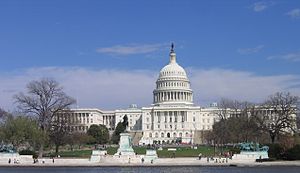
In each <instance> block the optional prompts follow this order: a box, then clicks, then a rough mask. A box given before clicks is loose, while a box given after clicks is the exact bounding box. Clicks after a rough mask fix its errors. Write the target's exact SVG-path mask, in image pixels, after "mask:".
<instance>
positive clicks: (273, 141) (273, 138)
mask: <svg viewBox="0 0 300 173" xmlns="http://www.w3.org/2000/svg"><path fill="white" fill-rule="evenodd" d="M270 137H271V142H272V144H274V143H275V134H270Z"/></svg>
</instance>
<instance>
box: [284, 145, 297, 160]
mask: <svg viewBox="0 0 300 173" xmlns="http://www.w3.org/2000/svg"><path fill="white" fill-rule="evenodd" d="M286 158H287V160H300V145H299V144H298V145H295V146H294V147H293V148H291V149H289V150H287V152H286Z"/></svg>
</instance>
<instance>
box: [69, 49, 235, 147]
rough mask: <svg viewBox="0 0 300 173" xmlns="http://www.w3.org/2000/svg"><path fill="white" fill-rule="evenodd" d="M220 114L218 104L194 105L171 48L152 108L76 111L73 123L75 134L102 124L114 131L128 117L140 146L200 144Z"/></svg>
mask: <svg viewBox="0 0 300 173" xmlns="http://www.w3.org/2000/svg"><path fill="white" fill-rule="evenodd" d="M219 111H220V109H219V108H218V107H217V104H212V105H211V106H210V107H206V108H205V107H200V106H197V105H194V103H193V90H192V88H191V83H190V81H189V78H188V76H187V73H186V71H185V70H184V69H183V68H182V67H181V66H180V65H179V64H178V63H177V60H176V53H175V51H174V47H173V45H172V47H171V51H170V54H169V63H168V64H167V65H166V66H164V67H163V68H162V69H161V70H160V72H159V75H158V79H157V80H156V88H155V89H154V90H153V104H152V105H150V106H149V107H142V108H138V107H137V106H136V105H134V104H133V105H131V106H130V107H129V108H127V109H118V110H114V111H101V110H99V109H73V110H72V112H73V113H72V117H71V118H70V119H71V121H72V122H73V126H74V127H72V129H73V130H77V131H83V132H84V131H87V129H88V128H89V127H90V125H92V124H103V125H105V126H106V127H107V128H108V129H109V130H111V131H112V130H114V129H115V127H116V126H117V124H118V123H119V122H122V121H123V118H124V116H127V118H128V131H129V132H131V133H132V134H134V135H133V136H134V138H135V137H136V136H137V139H133V141H137V143H139V144H142V145H147V144H153V143H157V144H162V143H175V142H177V143H186V144H201V143H203V142H204V140H203V133H204V132H205V131H208V130H212V128H213V124H214V123H215V122H217V121H219V116H218V112H219ZM228 116H230V111H229V113H228ZM233 116H235V115H233ZM137 134H138V135H137Z"/></svg>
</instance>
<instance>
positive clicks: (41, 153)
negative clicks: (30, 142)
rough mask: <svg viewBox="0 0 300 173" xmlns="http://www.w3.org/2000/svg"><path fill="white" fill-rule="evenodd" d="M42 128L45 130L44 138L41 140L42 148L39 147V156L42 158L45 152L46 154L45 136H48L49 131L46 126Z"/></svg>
mask: <svg viewBox="0 0 300 173" xmlns="http://www.w3.org/2000/svg"><path fill="white" fill-rule="evenodd" d="M41 129H42V132H43V134H42V135H43V136H42V140H41V142H40V148H39V156H38V158H42V157H43V154H44V145H45V137H46V134H47V132H46V130H45V128H44V127H41Z"/></svg>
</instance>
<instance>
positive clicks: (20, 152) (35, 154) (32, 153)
mask: <svg viewBox="0 0 300 173" xmlns="http://www.w3.org/2000/svg"><path fill="white" fill-rule="evenodd" d="M19 154H20V155H32V157H33V158H37V157H38V155H37V153H36V152H35V151H32V150H21V151H19Z"/></svg>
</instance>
